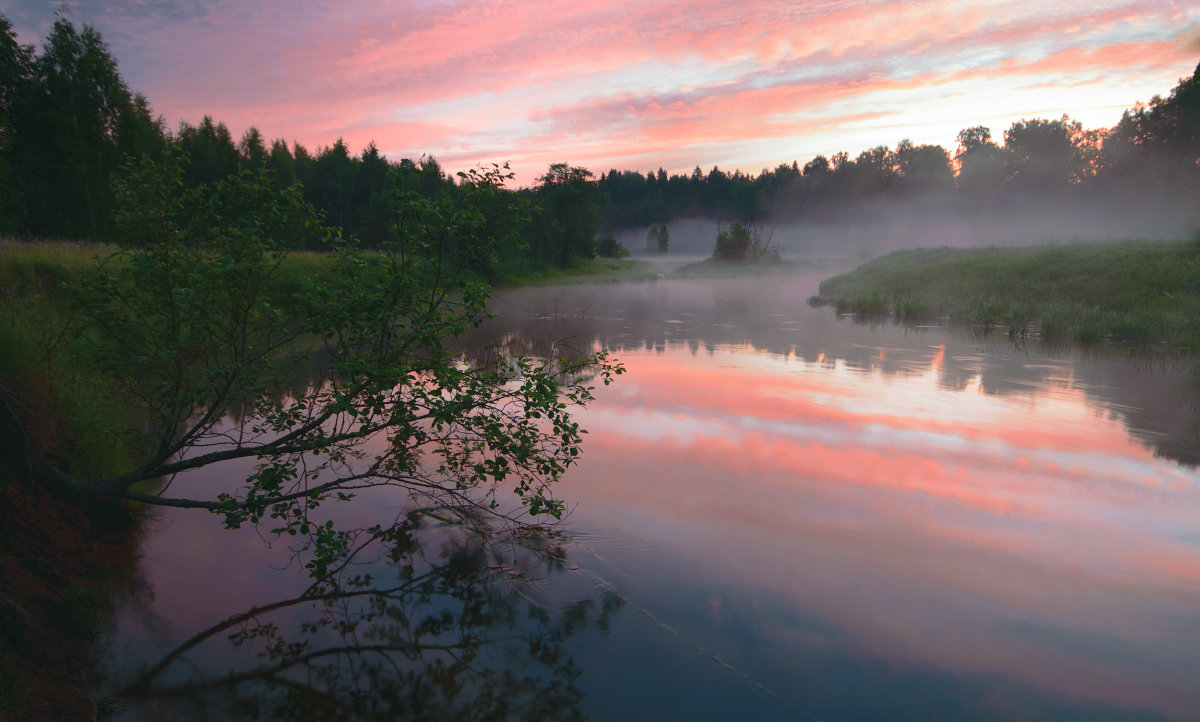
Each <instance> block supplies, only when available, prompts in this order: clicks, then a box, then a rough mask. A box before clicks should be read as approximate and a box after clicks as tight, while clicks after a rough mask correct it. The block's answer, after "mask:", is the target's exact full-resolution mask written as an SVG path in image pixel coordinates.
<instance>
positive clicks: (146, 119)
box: [0, 15, 1200, 281]
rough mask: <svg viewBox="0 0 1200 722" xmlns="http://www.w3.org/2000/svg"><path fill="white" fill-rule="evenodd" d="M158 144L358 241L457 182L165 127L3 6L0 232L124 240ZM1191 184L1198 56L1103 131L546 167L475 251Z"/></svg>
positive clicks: (277, 143)
mask: <svg viewBox="0 0 1200 722" xmlns="http://www.w3.org/2000/svg"><path fill="white" fill-rule="evenodd" d="M168 156H170V157H173V158H175V159H177V160H178V162H179V163H180V164H181V165H182V167H183V174H182V181H181V182H182V184H183V185H184V187H188V188H195V187H199V186H201V185H205V184H212V183H214V182H216V181H218V180H221V179H223V178H226V177H228V176H230V175H231V174H234V173H238V172H246V171H251V172H265V173H267V174H269V176H270V178H271V183H272V184H273V185H274V186H275V187H276V188H277V189H280V190H282V189H284V188H288V187H290V186H292V185H294V184H298V185H299V186H300V188H301V189H302V194H303V199H304V200H305V201H306V202H307V203H309V204H311V205H312V206H313V207H314V208H316V209H317V211H318V212H319V213H320V214H321V216H322V218H323V219H324V222H325V223H327V224H328V225H330V226H332V227H334V228H336V229H338V230H339V231H340V232H341V233H342V234H343V235H344V236H346V237H353V238H356V239H357V240H358V241H359V242H360V243H361V244H362V245H363V246H364V247H366V248H371V247H375V246H378V245H379V244H380V243H382V242H384V240H385V239H386V238H387V237H388V235H389V233H390V232H391V228H392V226H393V224H394V222H395V213H396V198H397V196H396V191H397V190H399V191H400V192H401V193H405V194H409V195H413V196H418V197H423V198H436V197H439V196H443V195H453V194H454V193H455V192H456V188H457V187H458V185H459V182H460V181H461V176H460V175H457V174H451V173H448V172H447V171H446V170H445V169H443V168H442V166H441V165H440V164H439V163H438V161H437V160H436V159H435V158H432V157H421V158H418V159H407V158H405V159H398V160H397V159H390V158H386V157H384V156H383V155H382V154H381V153H380V152H379V149H378V148H377V147H376V146H375V145H374V144H373V143H372V144H369V145H368V146H367V147H366V148H364V149H361V150H358V151H355V150H353V149H351V148H349V147H347V145H346V144H345V143H344V142H343V141H342V140H341V139H340V138H339V139H335V140H334V141H333V143H332V144H331V145H329V146H324V147H318V148H316V149H313V150H310V149H308V148H306V147H304V146H303V145H300V144H299V143H296V142H290V143H289V142H288V141H287V140H285V139H283V138H276V139H273V140H269V141H268V140H267V139H266V138H265V137H264V136H263V135H262V133H261V132H260V131H259V130H258V129H257V128H254V127H251V128H248V129H247V130H246V131H245V132H244V133H243V134H242V136H241V137H240V138H235V137H234V135H233V134H232V132H231V131H230V130H229V128H228V127H227V126H226V125H225V124H224V123H222V122H220V121H218V120H214V119H213V118H211V117H209V116H205V117H203V118H201V119H200V120H199V121H198V122H196V123H195V124H192V123H189V122H187V121H183V122H181V123H180V124H179V126H178V127H177V128H174V129H172V128H169V127H168V126H167V123H166V121H165V119H163V118H162V117H161V116H155V115H154V111H153V109H152V107H151V105H150V102H149V100H148V99H147V98H146V97H145V96H143V95H141V94H138V93H136V92H134V91H132V90H131V89H130V88H129V87H128V86H127V85H126V83H125V81H124V80H123V79H122V78H121V75H120V73H119V72H118V69H117V63H116V60H115V59H114V58H113V57H112V55H111V54H110V52H109V50H108V48H107V46H106V44H105V43H104V41H103V39H102V38H101V35H100V33H99V32H98V31H97V30H96V29H95V28H92V27H90V26H86V25H85V26H83V27H82V28H76V27H75V26H74V25H73V24H72V23H71V22H70V21H69V20H68V19H65V18H60V19H59V20H58V22H56V23H55V25H54V28H53V30H52V32H51V33H50V35H49V36H48V37H47V38H46V39H45V41H44V43H43V45H42V48H41V50H40V52H39V51H38V50H37V49H35V48H34V47H32V46H27V45H21V44H20V43H18V41H17V39H16V35H15V32H14V30H13V27H12V24H11V23H10V22H9V21H8V20H7V19H6V18H4V17H3V16H2V15H0V188H3V189H4V193H3V194H2V195H0V235H8V236H16V237H25V238H56V239H91V240H108V241H115V240H119V230H118V229H117V227H116V224H115V223H114V219H113V211H114V209H115V207H116V204H117V198H116V197H115V196H114V191H113V183H112V181H113V178H114V177H116V176H118V175H120V174H121V173H122V172H123V169H125V168H126V166H127V164H128V162H129V161H130V160H133V159H139V158H147V159H150V160H152V161H161V160H162V159H164V158H166V157H168ZM1196 187H1200V66H1197V69H1196V72H1195V73H1194V74H1193V75H1192V76H1191V77H1190V78H1184V79H1182V80H1181V81H1180V82H1179V84H1178V85H1177V86H1176V87H1175V88H1174V89H1173V90H1172V91H1171V92H1170V93H1169V94H1168V95H1167V96H1165V97H1163V96H1155V97H1153V98H1151V99H1150V100H1149V102H1147V103H1145V104H1138V105H1137V106H1135V107H1133V108H1130V109H1128V110H1127V111H1125V113H1124V114H1123V115H1122V117H1121V119H1120V121H1119V122H1118V123H1117V124H1116V125H1115V126H1114V127H1112V128H1109V129H1085V128H1084V127H1083V126H1082V124H1081V123H1080V122H1079V121H1075V120H1071V119H1070V118H1069V117H1067V116H1063V117H1061V118H1058V119H1040V118H1035V119H1027V120H1021V121H1018V122H1015V123H1013V124H1012V126H1011V127H1009V128H1008V129H1005V130H1003V131H1002V132H1001V133H998V134H996V133H993V131H992V129H990V128H987V127H983V126H977V127H972V128H966V129H964V130H962V131H961V132H960V133H959V134H958V138H957V145H956V147H955V148H954V149H953V152H951V151H950V150H947V149H946V148H943V147H941V146H938V145H917V144H914V143H912V142H911V141H909V140H901V141H899V142H898V143H897V144H896V146H895V147H894V148H891V147H888V146H877V147H874V148H870V149H867V150H864V151H862V152H860V153H859V154H858V155H857V156H854V157H852V156H851V155H850V154H849V153H847V152H845V151H842V152H837V153H833V154H831V155H829V156H826V155H818V156H816V157H815V158H812V159H811V160H809V161H807V162H805V163H804V164H803V165H801V163H800V162H799V161H793V162H791V163H790V164H789V163H781V164H779V165H778V166H777V167H776V168H774V169H767V168H764V169H762V170H761V171H760V172H759V173H758V174H757V175H751V174H748V173H744V172H742V171H740V170H734V171H732V172H729V171H723V170H721V169H720V168H717V167H715V166H714V167H713V168H712V169H711V170H709V171H707V172H705V171H704V170H703V169H702V168H701V167H700V166H699V165H697V166H696V167H695V168H694V169H693V170H692V172H691V173H690V174H686V175H684V174H668V173H667V172H666V171H665V170H663V169H662V168H659V169H658V170H656V171H649V172H646V173H641V172H638V171H634V170H618V169H611V170H609V171H607V172H605V173H602V174H601V175H600V176H599V178H596V177H595V176H594V174H593V172H592V171H590V170H588V169H586V168H581V167H574V166H571V165H570V164H568V163H557V164H554V165H552V166H550V167H549V168H548V169H547V171H546V173H545V174H544V175H542V176H541V177H539V178H538V179H537V184H536V185H535V186H533V187H531V188H522V189H519V190H506V191H505V192H507V193H513V194H515V195H517V196H519V197H521V198H523V199H524V200H525V202H526V203H528V204H529V209H528V210H529V212H528V213H527V214H525V216H523V218H522V219H521V220H520V221H519V227H514V228H513V229H512V230H513V231H515V236H514V237H517V238H519V239H521V240H520V241H519V242H516V243H515V245H512V246H509V247H500V248H495V249H492V251H491V252H490V254H489V255H488V256H487V257H485V258H479V259H474V261H473V264H474V268H475V270H476V271H478V272H480V273H481V274H482V275H483V276H484V277H485V278H487V279H488V280H491V281H497V280H500V279H502V278H503V277H505V276H506V275H510V274H514V273H520V272H523V271H524V272H528V271H536V270H537V269H542V268H548V267H560V268H561V267H565V266H568V265H570V264H572V263H574V262H575V261H576V260H578V259H583V258H590V257H594V256H595V255H596V254H597V251H598V250H599V252H600V253H601V254H603V255H613V254H614V253H616V254H619V253H620V249H619V248H618V247H615V246H614V245H613V244H612V243H611V242H610V241H607V242H606V240H605V239H603V238H601V239H598V238H597V234H598V233H601V232H615V231H620V230H622V229H633V228H640V227H646V226H649V225H651V224H661V223H665V222H668V221H671V220H673V219H677V218H681V217H697V216H699V217H707V218H712V219H714V220H719V221H723V222H726V223H731V222H734V221H743V222H763V221H771V222H788V221H796V220H830V219H837V218H839V217H844V216H848V215H852V214H854V213H855V212H856V209H858V208H860V207H862V205H863V204H864V203H869V202H871V201H876V200H880V199H888V200H892V201H895V202H898V203H901V204H907V205H914V206H918V205H921V204H922V203H928V202H929V201H930V199H936V200H937V202H938V203H939V204H940V205H939V206H938V207H940V208H945V207H952V208H955V209H957V210H960V211H961V210H963V209H967V210H987V209H996V208H1003V207H1005V205H1006V204H1007V203H1010V202H1012V199H1014V198H1020V197H1029V196H1036V197H1039V198H1043V199H1045V198H1054V199H1062V200H1064V201H1070V200H1073V199H1075V200H1077V199H1081V198H1101V199H1104V198H1116V197H1126V198H1131V197H1133V198H1142V197H1153V198H1156V199H1159V200H1165V201H1167V202H1180V203H1186V202H1188V199H1194V198H1195V188H1196Z"/></svg>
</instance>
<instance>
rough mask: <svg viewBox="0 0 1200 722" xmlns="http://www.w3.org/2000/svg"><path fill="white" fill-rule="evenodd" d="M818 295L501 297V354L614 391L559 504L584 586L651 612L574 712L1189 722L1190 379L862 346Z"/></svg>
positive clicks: (1195, 607) (624, 628)
mask: <svg viewBox="0 0 1200 722" xmlns="http://www.w3.org/2000/svg"><path fill="white" fill-rule="evenodd" d="M809 293H810V291H809V289H808V287H807V286H806V282H805V280H804V279H799V280H791V281H788V280H780V279H768V280H766V281H764V282H763V283H761V284H760V285H759V286H755V287H747V286H744V285H733V284H729V285H728V286H727V287H723V282H717V283H715V284H714V283H674V282H668V283H659V284H653V285H645V286H636V287H629V286H622V287H616V286H595V287H590V288H587V289H584V290H579V289H571V290H569V291H567V290H562V289H533V290H526V291H521V292H517V293H513V294H509V295H506V296H504V297H503V298H501V299H500V304H499V306H498V308H500V309H501V310H500V314H501V317H500V318H499V319H498V320H497V324H498V326H500V327H503V328H504V329H506V330H507V333H506V334H504V335H502V336H500V338H501V343H502V344H503V345H504V346H505V347H506V348H507V349H509V350H510V351H515V350H524V351H526V352H534V353H536V352H538V351H539V350H540V349H543V348H547V347H548V346H549V345H550V344H559V345H562V344H576V345H577V347H578V348H580V350H581V351H587V350H590V349H591V348H592V347H593V346H594V345H601V346H608V347H610V348H614V349H617V350H618V356H619V357H620V359H621V360H622V362H623V363H624V364H625V366H626V368H627V369H628V373H627V374H626V375H625V376H623V377H622V379H621V382H620V383H619V384H617V385H615V386H613V387H611V388H609V389H605V393H604V394H603V395H602V396H601V397H600V399H599V400H598V402H597V403H596V404H595V405H594V406H593V407H592V408H591V409H589V410H588V411H587V412H586V413H585V415H584V417H583V418H582V419H581V421H582V423H583V425H584V426H585V427H587V428H588V429H589V430H590V432H591V433H590V435H589V438H588V443H587V446H586V447H585V459H584V464H583V466H582V468H580V469H579V470H578V471H576V472H575V473H573V474H572V475H571V476H570V477H569V478H568V479H567V480H566V482H565V483H564V485H563V488H562V490H561V493H562V494H563V495H564V496H565V497H566V498H568V499H571V500H572V501H575V502H577V504H578V505H577V507H576V510H575V515H574V517H573V518H572V527H571V528H572V529H573V530H575V533H577V534H579V535H580V536H581V537H584V538H585V540H586V543H587V549H588V550H589V551H588V553H587V554H585V555H584V561H583V562H582V563H583V564H584V566H585V567H586V568H588V569H590V570H592V571H593V572H594V573H596V574H597V575H599V576H601V577H603V578H605V579H609V580H611V581H612V582H613V583H614V584H617V585H618V586H619V587H620V588H621V589H623V590H624V591H625V593H626V594H627V596H628V598H629V599H630V604H631V606H632V607H633V609H635V610H639V611H644V612H645V614H642V615H638V614H632V615H628V616H627V618H626V619H623V620H622V621H621V622H620V623H619V624H618V626H617V630H616V631H615V632H614V635H613V638H612V639H611V640H608V642H607V643H606V645H605V646H604V647H587V648H586V655H582V653H581V656H586V657H587V658H588V659H596V658H598V659H599V660H601V661H594V662H593V666H592V667H588V666H587V665H585V672H586V671H587V670H589V669H593V668H599V669H600V670H602V671H600V672H598V673H596V674H585V675H584V677H582V678H581V688H582V689H583V690H584V691H585V706H586V709H587V711H590V712H592V713H594V714H595V715H596V716H597V717H598V718H611V717H625V716H630V714H631V712H630V706H632V707H633V709H634V710H635V711H634V712H633V713H632V717H633V718H640V719H652V718H654V717H655V716H668V717H674V718H693V719H721V718H732V717H738V716H742V717H746V718H756V719H809V718H811V719H881V718H888V719H929V718H943V719H1012V718H1024V719H1088V720H1090V719H1156V718H1168V719H1184V720H1187V719H1198V718H1200V716H1198V715H1200V712H1198V711H1200V684H1197V681H1196V680H1197V677H1196V672H1195V670H1196V669H1200V484H1198V480H1197V476H1196V473H1195V471H1194V469H1193V468H1191V465H1192V464H1194V463H1195V461H1196V459H1197V455H1196V454H1197V444H1196V442H1195V436H1194V435H1195V429H1196V414H1195V401H1194V392H1193V383H1194V382H1193V380H1192V376H1191V370H1190V368H1189V367H1188V366H1186V365H1183V366H1179V367H1177V366H1175V365H1173V364H1170V363H1164V362H1161V361H1159V362H1154V363H1149V362H1145V361H1140V362H1139V361H1134V362H1131V361H1129V360H1126V359H1113V358H1102V357H1097V356H1095V355H1092V356H1083V355H1081V354H1077V353H1061V352H1051V353H1043V352H1042V351H1041V350H1040V349H1038V348H1029V347H1025V348H1022V347H1020V346H1014V345H1012V344H1009V343H1008V342H1007V341H1006V340H1005V339H1003V338H1001V339H998V340H992V339H990V338H989V339H975V338H971V337H965V338H964V337H962V336H955V335H953V334H949V333H946V332H945V331H944V330H941V329H927V330H923V329H902V328H895V327H890V326H887V327H878V328H869V327H862V326H855V325H853V324H850V323H846V322H844V321H841V320H838V319H836V318H835V317H834V316H833V314H832V312H830V311H829V310H828V309H810V308H807V307H806V306H805V305H804V303H803V299H805V298H807V295H808V294H809ZM576 294H578V295H576ZM514 329H515V330H514ZM479 341H480V343H482V341H483V337H482V336H480V337H479ZM1179 462H1186V463H1183V464H1181V463H1179ZM671 650H674V651H673V652H672V651H671ZM614 659H620V660H623V663H624V666H621V665H617V664H614V663H612V662H608V661H604V660H614ZM662 665H671V669H672V676H678V677H680V678H683V679H687V680H690V683H689V684H680V683H676V682H673V681H670V680H665V679H664V678H663V677H664V675H663V674H662V673H659V672H656V671H655V670H656V669H657V667H659V666H662ZM646 679H652V680H653V681H652V682H647V681H645V680H646ZM681 688H682V689H681ZM613 689H621V690H625V692H626V694H628V695H630V698H631V700H632V702H631V703H630V705H625V706H621V705H617V704H614V703H613V702H611V700H608V699H607V698H606V697H605V693H606V691H610V690H613ZM589 692H590V693H591V694H588V693H589Z"/></svg>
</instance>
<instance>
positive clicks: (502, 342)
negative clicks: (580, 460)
mask: <svg viewBox="0 0 1200 722" xmlns="http://www.w3.org/2000/svg"><path fill="white" fill-rule="evenodd" d="M817 280H819V279H817V278H816V277H815V276H812V277H807V278H806V277H803V276H798V277H786V276H778V277H754V278H746V279H709V280H705V281H667V282H657V283H655V282H649V283H642V284H635V283H625V284H615V285H614V284H594V285H576V286H570V287H547V288H527V289H516V290H513V291H508V292H503V293H500V294H498V295H497V298H496V303H494V304H493V307H492V311H493V313H495V314H496V315H497V318H496V319H494V320H493V321H491V322H489V323H487V324H485V325H484V326H483V327H481V328H479V329H476V331H475V332H474V333H473V334H471V335H469V336H468V337H467V339H466V342H467V344H468V345H467V348H468V349H470V350H469V351H468V353H469V354H483V353H485V352H486V349H487V348H488V344H489V343H498V344H499V346H500V351H502V352H503V353H505V354H507V355H509V356H513V355H522V354H524V355H528V356H535V357H549V356H552V355H554V351H555V349H557V350H558V352H559V353H560V354H561V353H562V352H563V349H574V353H575V354H577V355H578V357H583V356H584V355H586V354H587V353H590V352H591V351H592V350H594V349H595V348H597V347H601V348H607V349H610V350H612V351H613V352H614V353H615V354H616V355H617V356H620V354H621V352H622V351H629V350H634V351H637V350H642V349H645V350H659V351H661V350H663V349H664V348H666V347H668V346H677V347H685V348H688V349H689V350H690V351H691V352H692V353H693V354H695V353H700V352H701V349H704V350H706V351H708V352H710V353H711V352H713V351H714V350H715V349H717V348H718V347H721V346H750V347H751V348H753V349H755V350H758V351H767V352H770V353H773V354H777V355H780V356H784V357H788V358H798V359H802V360H804V361H805V362H806V363H810V364H811V363H816V362H817V361H818V359H819V360H821V362H822V363H825V364H834V363H837V364H840V365H842V366H844V367H846V368H849V369H853V370H857V371H861V372H863V373H882V374H886V375H906V374H915V373H926V372H928V371H929V370H930V368H931V366H932V364H933V363H934V361H935V358H937V363H938V364H939V367H938V384H939V385H940V386H941V387H942V388H945V389H952V390H963V389H965V388H967V386H968V385H970V384H973V383H976V382H977V383H979V385H980V387H981V388H982V390H983V391H984V392H985V393H990V394H999V395H1006V394H1035V393H1040V391H1041V389H1044V388H1045V387H1046V385H1047V384H1051V383H1059V382H1062V381H1064V379H1068V378H1069V379H1070V381H1071V383H1072V384H1073V385H1074V386H1075V387H1077V388H1080V389H1082V390H1083V391H1084V392H1085V393H1086V394H1088V395H1089V396H1090V397H1091V398H1092V399H1093V400H1094V401H1095V402H1096V403H1097V404H1098V405H1100V406H1101V407H1103V408H1106V409H1109V410H1110V411H1111V412H1112V413H1115V414H1118V415H1120V416H1121V417H1122V418H1123V420H1124V421H1125V423H1126V425H1127V426H1128V427H1129V429H1130V431H1131V433H1133V434H1134V435H1135V436H1137V437H1138V438H1139V439H1141V440H1142V442H1143V443H1145V444H1147V445H1148V446H1150V447H1152V448H1154V449H1155V450H1156V452H1157V453H1160V454H1162V455H1164V456H1166V457H1168V458H1171V459H1174V460H1176V461H1181V462H1183V463H1186V464H1191V465H1196V464H1200V425H1198V420H1200V413H1198V410H1197V388H1196V383H1195V379H1194V377H1193V375H1192V374H1190V373H1189V372H1188V370H1187V363H1186V362H1180V361H1178V360H1177V359H1170V358H1163V357H1153V356H1145V355H1140V356H1139V355H1133V352H1122V351H1121V350H1120V349H1103V350H1096V349H1094V350H1081V349H1078V348H1076V347H1073V346H1067V345H1063V344H1062V343H1061V342H1060V341H1051V342H1049V343H1047V342H1043V341H1041V340H1038V339H1034V338H1029V337H1020V336H1008V335H1007V334H1005V333H1004V332H1002V331H999V332H983V331H981V330H980V329H978V328H972V327H970V326H963V327H956V328H938V329H928V328H922V327H915V326H904V325H895V324H892V323H891V322H890V321H880V320H878V319H865V320H862V321H858V320H855V321H854V322H848V321H847V320H846V319H840V318H837V317H836V316H835V315H834V314H833V312H832V311H831V310H829V309H824V308H822V309H812V308H809V307H808V305H807V299H808V297H809V295H811V293H812V291H813V290H814V289H815V285H816V281H817ZM939 356H940V358H938V357H939Z"/></svg>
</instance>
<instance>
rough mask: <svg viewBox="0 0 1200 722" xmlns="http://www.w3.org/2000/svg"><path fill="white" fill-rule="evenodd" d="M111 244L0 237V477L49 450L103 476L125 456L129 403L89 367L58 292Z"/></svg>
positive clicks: (131, 447)
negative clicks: (0, 433)
mask: <svg viewBox="0 0 1200 722" xmlns="http://www.w3.org/2000/svg"><path fill="white" fill-rule="evenodd" d="M113 250H114V249H113V248H112V247H110V246H103V245H97V244H92V245H89V244H80V243H67V242H57V241H40V242H14V241H7V240H0V427H3V429H4V432H5V435H6V437H7V438H6V440H5V444H4V447H5V449H4V450H5V452H6V453H5V454H3V455H0V456H2V457H3V458H0V483H7V482H9V481H11V480H12V479H13V477H14V476H15V475H17V474H23V473H26V472H27V471H28V468H27V465H28V464H32V463H36V457H38V456H42V455H47V454H50V455H54V456H55V457H58V458H59V459H60V460H62V461H64V462H65V466H66V467H67V468H69V469H70V470H71V471H73V472H75V473H79V474H92V475H97V476H101V477H102V476H106V475H109V474H113V473H116V472H117V471H119V470H120V469H121V468H122V467H125V466H127V465H128V464H129V462H130V461H131V457H132V455H133V454H134V453H136V448H135V447H136V443H135V442H134V441H133V440H132V439H130V438H129V437H127V436H122V435H121V432H120V430H121V429H127V428H131V427H136V420H135V419H133V418H131V415H130V411H129V405H128V404H127V403H126V402H125V401H124V400H122V399H120V398H117V397H116V396H115V394H113V393H112V392H111V391H110V388H109V385H108V384H107V382H106V380H105V379H102V378H98V377H95V376H94V375H91V374H89V373H88V371H87V370H86V369H88V368H90V366H91V365H90V364H89V363H87V358H86V353H87V351H86V348H85V347H84V345H83V344H82V343H81V342H80V339H79V338H78V337H76V336H75V335H74V334H73V331H72V323H71V320H72V319H71V312H70V310H69V309H68V306H67V304H66V303H65V301H64V299H63V296H62V294H61V292H60V291H61V288H62V286H63V285H64V284H70V283H72V282H73V281H74V280H75V279H76V278H77V276H78V273H79V272H80V270H81V269H83V268H85V267H87V266H90V265H93V264H95V263H96V262H97V259H98V258H99V257H102V256H105V255H107V254H109V253H110V252H112V251H113Z"/></svg>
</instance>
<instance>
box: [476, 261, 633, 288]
mask: <svg viewBox="0 0 1200 722" xmlns="http://www.w3.org/2000/svg"><path fill="white" fill-rule="evenodd" d="M653 276H654V274H653V273H652V272H651V271H650V270H649V267H648V266H647V264H645V263H643V262H641V261H635V260H631V259H627V258H626V259H616V258H593V259H590V260H585V261H580V262H578V263H577V264H576V265H574V266H572V267H570V268H546V269H542V270H539V271H529V272H525V273H515V274H509V275H507V276H505V277H504V278H502V279H501V280H500V282H499V283H498V284H497V285H498V286H500V287H502V288H512V287H515V286H550V285H555V284H560V283H574V282H580V283H607V282H611V281H632V280H639V279H644V278H651V277H653Z"/></svg>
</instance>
